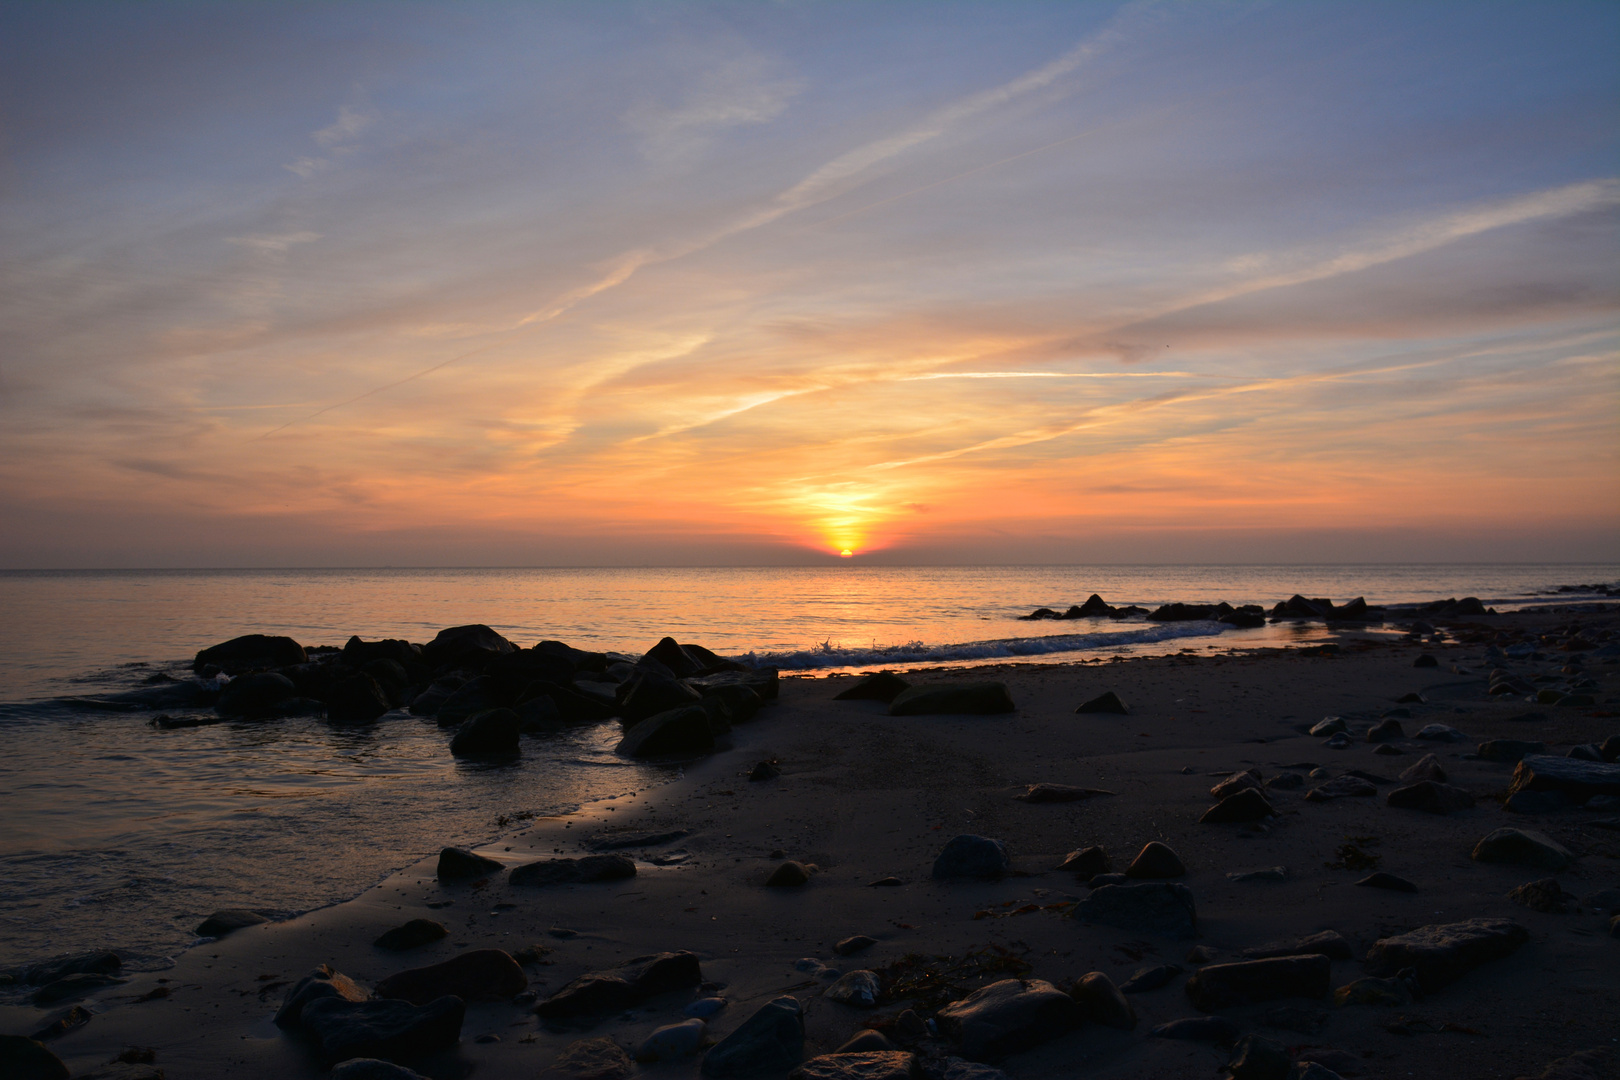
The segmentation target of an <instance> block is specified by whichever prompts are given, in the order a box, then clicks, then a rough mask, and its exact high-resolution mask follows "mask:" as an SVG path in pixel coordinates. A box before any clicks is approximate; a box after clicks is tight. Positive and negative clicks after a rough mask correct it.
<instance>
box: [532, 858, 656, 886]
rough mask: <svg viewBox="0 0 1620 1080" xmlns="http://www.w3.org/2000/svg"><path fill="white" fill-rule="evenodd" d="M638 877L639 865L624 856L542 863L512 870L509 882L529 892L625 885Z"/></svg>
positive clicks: (554, 860) (541, 860)
mask: <svg viewBox="0 0 1620 1080" xmlns="http://www.w3.org/2000/svg"><path fill="white" fill-rule="evenodd" d="M635 876H636V864H635V863H634V862H633V861H632V860H630V859H629V858H627V857H625V856H623V855H586V856H583V857H581V858H578V859H540V860H539V861H537V862H532V863H525V864H523V865H522V866H517V867H513V868H512V872H511V873H510V874H509V875H507V879H506V880H507V882H508V883H509V884H512V885H518V886H522V887H526V888H538V887H540V886H544V885H584V884H590V883H592V882H598V881H623V880H625V879H626V878H633V877H635Z"/></svg>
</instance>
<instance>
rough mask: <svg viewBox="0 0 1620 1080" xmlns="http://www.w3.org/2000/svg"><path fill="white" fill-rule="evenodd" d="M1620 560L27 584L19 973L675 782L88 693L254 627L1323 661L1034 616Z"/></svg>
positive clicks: (633, 769) (552, 742) (604, 762)
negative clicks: (112, 704)
mask: <svg viewBox="0 0 1620 1080" xmlns="http://www.w3.org/2000/svg"><path fill="white" fill-rule="evenodd" d="M1616 581H1620V566H1616V565H1599V566H1567V565H1547V566H1530V565H1512V566H1363V567H1357V566H1333V567H1325V566H1324V567H1311V566H1295V567H952V568H943V567H942V568H893V567H863V566H860V565H849V566H842V565H841V566H834V567H816V568H759V569H752V568H750V569H628V570H627V569H526V570H485V569H478V570H403V569H401V570H394V569H389V570H246V571H241V570H229V571H227V570H207V571H107V572H94V571H83V572H65V571H64V572H46V571H37V572H36V571H26V572H25V571H15V572H0V611H3V612H4V613H5V617H4V619H0V751H3V753H0V826H3V828H0V969H3V968H6V967H9V966H12V965H15V964H21V963H26V962H32V961H36V960H42V959H46V958H49V957H51V956H53V955H58V954H61V953H66V952H74V951H80V950H84V949H90V948H116V949H118V950H119V951H120V952H121V953H122V954H123V955H124V957H125V959H126V962H127V963H129V964H131V965H132V966H135V967H154V966H162V965H164V964H166V963H167V962H168V958H170V957H172V956H173V955H174V954H175V953H176V952H177V951H179V950H181V949H184V948H185V947H187V946H188V945H189V944H191V943H193V942H194V940H195V938H194V936H193V934H192V932H191V928H192V927H194V926H195V925H196V924H197V923H198V922H200V921H201V919H202V918H203V917H204V916H205V915H207V913H208V912H210V911H212V910H214V909H216V908H220V907H233V906H243V907H254V908H263V909H267V910H273V911H280V912H288V913H291V912H296V911H304V910H308V909H311V908H314V907H319V906H322V905H325V904H330V903H335V902H339V901H342V900H344V899H347V898H349V897H351V896H354V895H356V894H358V893H359V892H361V891H363V890H364V889H365V888H367V887H369V886H370V885H371V884H373V883H374V882H376V881H377V880H379V879H380V878H382V877H384V876H386V875H387V874H388V873H390V872H392V871H393V870H395V869H397V868H399V867H400V866H403V865H407V864H409V863H411V862H414V861H415V860H417V859H419V858H421V857H422V856H424V855H427V854H429V853H431V852H432V851H434V850H437V849H438V848H439V847H441V846H443V845H445V844H452V843H453V844H468V843H478V842H481V841H484V840H487V839H489V838H491V837H493V836H496V835H498V834H499V833H501V832H502V831H503V830H505V829H507V828H509V827H511V825H512V823H513V822H514V821H521V820H522V819H523V818H524V817H526V816H532V815H536V814H547V813H556V812H561V811H566V810H569V809H572V808H574V807H577V806H579V805H581V804H583V803H586V802H590V801H593V800H596V799H602V798H607V797H611V796H615V795H619V794H623V793H625V792H628V791H631V790H640V789H645V788H647V787H650V786H653V785H656V784H659V783H662V782H665V781H666V780H668V779H669V778H670V777H671V776H672V775H674V770H673V768H672V767H670V766H657V765H647V764H639V763H632V762H627V761H624V760H621V759H619V758H617V757H615V756H614V754H613V752H612V748H613V745H614V743H615V742H616V741H617V739H618V736H619V730H618V725H617V724H616V723H611V722H610V723H607V724H602V725H594V726H588V727H584V728H577V729H573V730H571V731H568V732H565V733H561V734H558V735H553V736H545V737H539V736H528V737H525V744H524V754H523V758H522V760H521V762H519V763H516V764H511V765H488V764H484V765H476V764H468V763H462V762H456V761H455V760H454V759H452V758H451V757H450V755H449V753H448V751H447V749H446V742H447V738H446V735H445V733H444V732H442V731H440V730H439V729H438V728H437V726H436V725H435V724H434V723H433V721H432V720H430V719H428V720H424V719H422V718H418V717H412V716H410V715H408V714H406V713H404V712H403V711H399V712H394V713H389V714H388V715H386V716H384V717H383V718H381V719H380V720H379V721H378V722H376V723H374V724H369V725H360V726H353V725H341V726H340V725H329V724H327V723H325V722H323V721H321V720H319V719H312V718H297V719H284V720H275V721H269V722H240V723H237V722H233V723H223V724H216V725H212V726H205V727H195V728H184V729H178V730H159V729H155V728H153V727H152V726H151V725H150V723H149V721H150V720H151V718H152V716H153V715H154V714H155V713H156V712H158V711H160V710H157V709H146V710H137V711H134V712H107V711H102V710H100V709H97V708H95V707H93V706H90V705H87V704H86V703H85V700H84V699H95V698H97V697H99V696H102V695H106V694H110V693H117V692H120V691H125V690H130V689H135V688H138V687H140V686H142V685H144V683H145V680H148V679H151V678H153V677H154V676H159V675H163V674H167V675H171V676H174V677H178V678H187V677H189V676H190V661H191V657H192V656H193V655H194V654H195V653H196V652H197V650H199V649H201V648H204V647H206V646H208V645H211V644H214V643H217V642H219V641H223V640H226V639H228V638H231V637H234V636H236V635H238V634H243V633H252V632H262V633H273V634H288V635H290V636H292V637H294V638H297V639H298V640H299V641H301V642H303V643H305V644H306V645H334V646H341V645H342V644H343V642H344V641H345V640H346V639H347V638H348V636H349V635H350V634H359V635H361V636H362V637H364V638H367V639H373V638H381V637H404V638H407V639H409V640H412V641H427V640H430V639H431V638H432V637H433V635H434V634H435V633H437V632H438V630H439V629H441V628H443V627H446V626H453V625H458V624H462V623H473V622H482V623H487V624H488V625H490V626H492V627H494V628H496V629H497V630H499V631H500V632H501V633H503V634H505V635H506V636H507V637H508V638H510V639H512V640H513V641H515V642H516V643H518V644H519V645H524V646H526V645H530V644H533V643H534V642H535V641H538V640H541V639H546V638H551V639H560V640H563V641H567V642H569V643H570V644H573V645H575V646H578V647H580V648H586V649H595V650H604V651H615V652H623V653H626V654H629V655H639V654H640V653H642V652H645V651H646V650H647V649H648V648H649V647H651V646H652V645H653V644H654V643H655V642H656V641H657V640H658V639H659V638H661V637H663V636H665V635H666V634H668V635H673V636H675V637H676V638H678V639H680V640H682V641H690V642H696V643H698V644H701V645H705V646H707V647H708V648H711V649H713V650H715V651H716V652H719V653H721V654H724V655H730V656H741V657H751V658H753V659H754V660H756V661H758V662H766V663H775V664H777V665H779V666H781V667H782V668H783V669H784V671H788V672H797V673H802V674H806V675H816V674H825V673H829V672H834V671H848V670H859V669H861V668H863V667H877V666H881V667H888V668H895V669H905V668H908V667H918V666H925V667H926V666H960V665H966V664H982V663H995V662H998V661H1008V660H1015V661H1020V662H1031V661H1038V662H1052V663H1062V662H1069V661H1073V660H1075V659H1079V658H1088V657H1093V656H1098V655H1114V654H1133V653H1146V652H1169V651H1176V650H1178V649H1185V648H1195V649H1199V650H1203V649H1209V648H1217V649H1227V648H1246V647H1252V646H1257V645H1274V644H1286V643H1289V642H1296V641H1305V640H1309V639H1310V638H1312V637H1314V636H1318V635H1320V634H1321V633H1322V629H1321V628H1320V627H1319V626H1311V625H1309V624H1305V625H1300V624H1277V625H1268V626H1266V627H1263V628H1257V629H1253V630H1233V629H1230V628H1226V627H1223V626H1220V625H1219V624H1214V623H1179V624H1164V625H1161V624H1154V623H1149V622H1146V621H1144V620H1141V619H1132V620H1124V621H1113V620H1108V619H1095V620H1078V621H1073V622H1023V621H1020V620H1019V619H1018V618H1017V617H1018V616H1019V615H1023V614H1027V613H1028V612H1030V611H1031V610H1033V609H1034V608H1036V607H1041V606H1045V607H1052V608H1056V609H1058V610H1062V609H1063V608H1066V607H1068V606H1069V605H1070V604H1074V603H1081V602H1083V601H1084V600H1085V599H1086V597H1087V596H1088V595H1090V594H1091V593H1093V592H1096V593H1099V594H1100V595H1102V596H1103V597H1104V598H1105V599H1106V600H1108V601H1109V602H1110V603H1112V604H1115V605H1125V604H1137V605H1140V606H1143V607H1148V608H1152V607H1154V606H1156V605H1158V604H1161V603H1168V602H1171V601H1176V600H1180V601H1188V602H1194V601H1199V602H1214V601H1218V600H1226V601H1228V602H1230V603H1233V604H1241V603H1260V604H1264V605H1266V606H1267V607H1270V606H1271V605H1272V604H1274V603H1276V602H1277V601H1279V600H1282V599H1285V598H1287V597H1288V596H1290V595H1292V594H1293V593H1295V592H1302V593H1305V594H1306V595H1308V596H1326V597H1330V598H1332V599H1334V600H1335V601H1340V602H1342V601H1344V600H1347V599H1350V598H1352V597H1354V596H1365V597H1366V599H1367V600H1368V602H1369V603H1374V604H1378V603H1397V604H1398V603H1421V602H1426V601H1430V600H1436V599H1445V598H1448V597H1453V596H1470V595H1471V596H1478V597H1480V598H1481V599H1483V600H1484V601H1485V602H1486V603H1488V604H1493V605H1495V606H1498V607H1501V608H1517V607H1523V606H1528V605H1534V604H1538V603H1546V602H1549V601H1553V600H1556V599H1569V597H1568V596H1562V597H1560V596H1558V595H1557V594H1556V593H1555V592H1554V590H1556V589H1557V588H1558V587H1559V586H1563V585H1571V584H1581V583H1598V582H1611V583H1612V582H1616Z"/></svg>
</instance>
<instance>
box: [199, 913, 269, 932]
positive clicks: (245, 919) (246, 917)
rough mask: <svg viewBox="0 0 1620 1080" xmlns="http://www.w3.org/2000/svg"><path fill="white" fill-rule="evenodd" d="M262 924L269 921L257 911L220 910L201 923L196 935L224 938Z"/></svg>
mask: <svg viewBox="0 0 1620 1080" xmlns="http://www.w3.org/2000/svg"><path fill="white" fill-rule="evenodd" d="M262 922H269V920H268V919H266V918H265V917H264V915H262V914H260V913H259V912H257V911H250V910H249V909H247V908H220V909H219V910H218V911H216V912H214V913H213V914H212V915H210V916H208V918H206V919H204V920H203V921H202V922H201V923H199V924H198V925H197V929H196V930H195V931H194V933H195V934H196V935H197V936H198V937H213V938H217V937H224V936H225V935H226V934H229V933H230V932H231V931H233V930H240V929H242V928H243V927H246V926H258V925H259V924H260V923H262Z"/></svg>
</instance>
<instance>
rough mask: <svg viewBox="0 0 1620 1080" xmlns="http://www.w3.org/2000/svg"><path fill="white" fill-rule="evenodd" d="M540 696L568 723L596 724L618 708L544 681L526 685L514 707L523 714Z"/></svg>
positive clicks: (572, 689) (607, 718)
mask: <svg viewBox="0 0 1620 1080" xmlns="http://www.w3.org/2000/svg"><path fill="white" fill-rule="evenodd" d="M539 697H545V698H549V699H550V701H551V704H552V706H553V707H554V708H555V709H556V710H557V712H558V714H559V715H560V716H561V717H562V720H563V722H564V723H568V724H594V723H597V722H599V721H602V720H609V719H612V717H613V714H614V712H615V711H616V708H617V706H615V705H613V704H610V703H609V702H607V701H604V700H602V699H601V698H598V697H596V696H595V695H594V694H586V693H582V692H580V691H579V690H578V689H577V688H575V687H574V686H572V685H569V686H562V685H560V684H558V683H553V682H544V681H537V682H532V683H530V684H529V685H528V686H526V687H524V689H523V692H522V693H520V694H518V696H517V705H515V706H514V708H515V709H516V710H517V711H518V713H519V715H523V714H524V709H523V705H524V704H526V703H527V702H530V701H533V700H534V699H536V698H539ZM683 704H690V702H684V703H683Z"/></svg>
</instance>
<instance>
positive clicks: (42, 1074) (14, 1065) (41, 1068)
mask: <svg viewBox="0 0 1620 1080" xmlns="http://www.w3.org/2000/svg"><path fill="white" fill-rule="evenodd" d="M0 1076H4V1077H6V1080H68V1067H67V1066H66V1065H64V1064H62V1059H61V1058H59V1057H57V1056H56V1055H55V1054H53V1053H51V1052H50V1050H48V1049H47V1048H46V1047H45V1044H44V1043H41V1042H39V1041H38V1040H37V1039H25V1038H23V1037H22V1036H21V1035H0Z"/></svg>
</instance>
